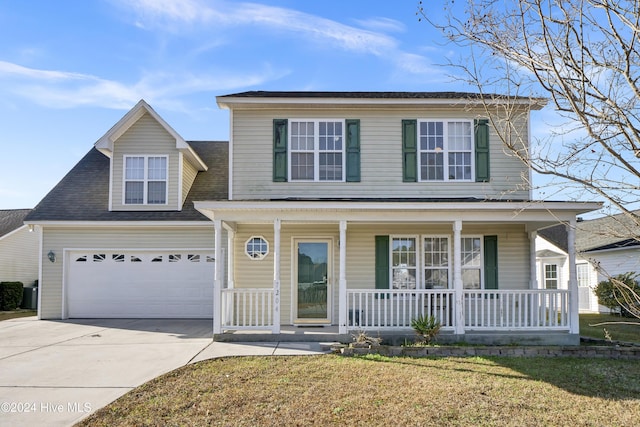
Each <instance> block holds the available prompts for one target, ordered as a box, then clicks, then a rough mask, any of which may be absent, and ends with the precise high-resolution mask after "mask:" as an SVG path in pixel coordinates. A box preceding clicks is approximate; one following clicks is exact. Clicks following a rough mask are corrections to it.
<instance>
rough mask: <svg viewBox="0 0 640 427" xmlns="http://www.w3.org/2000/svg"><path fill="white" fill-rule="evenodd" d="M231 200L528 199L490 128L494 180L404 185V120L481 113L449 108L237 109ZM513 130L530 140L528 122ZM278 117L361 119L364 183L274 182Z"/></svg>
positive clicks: (519, 168) (519, 169)
mask: <svg viewBox="0 0 640 427" xmlns="http://www.w3.org/2000/svg"><path fill="white" fill-rule="evenodd" d="M233 117H234V120H233V124H232V132H233V146H232V149H233V165H232V167H233V198H234V199H235V200H243V199H268V198H284V197H431V198H437V197H478V198H493V199H495V198H521V199H528V198H529V192H528V191H527V190H526V185H525V184H526V182H525V180H524V179H523V172H526V168H525V167H524V165H523V164H522V162H521V161H520V160H518V159H517V158H515V157H513V156H510V155H507V154H506V152H505V150H504V149H503V146H502V143H501V142H500V140H499V138H498V136H497V134H496V133H495V130H494V129H493V128H491V130H490V141H491V147H490V155H491V160H490V162H491V181H490V182H487V183H476V182H446V183H443V182H417V183H405V182H402V127H401V123H402V119H426V118H435V119H438V118H441V119H455V118H464V119H473V118H476V117H480V115H477V114H474V113H473V112H468V111H464V109H463V108H462V107H457V108H451V107H441V108H438V109H435V108H421V109H410V108H395V109H387V110H383V109H365V108H360V109H339V108H335V109H331V110H304V109H295V110H294V109H291V110H289V109H283V110H275V111H274V110H268V111H267V110H234V113H233ZM522 117H523V119H522V120H521V122H519V123H516V124H515V126H516V127H517V128H518V130H519V132H522V134H523V136H524V137H525V138H526V137H527V134H526V132H527V124H526V120H525V118H524V117H526V116H522ZM274 118H288V119H291V118H340V119H342V118H344V119H350V118H355V119H360V147H361V148H360V154H361V159H360V166H361V182H356V183H347V182H316V183H313V182H311V183H309V182H284V183H282V182H280V183H274V182H272V181H273V180H272V146H273V139H272V130H273V119H274Z"/></svg>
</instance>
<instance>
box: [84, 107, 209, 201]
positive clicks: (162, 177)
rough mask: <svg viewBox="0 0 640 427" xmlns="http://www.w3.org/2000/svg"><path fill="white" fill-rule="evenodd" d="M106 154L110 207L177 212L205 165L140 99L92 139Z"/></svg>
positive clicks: (97, 147)
mask: <svg viewBox="0 0 640 427" xmlns="http://www.w3.org/2000/svg"><path fill="white" fill-rule="evenodd" d="M95 148H96V149H98V150H99V151H100V152H101V153H102V154H104V155H105V156H107V157H109V159H110V168H109V210H110V211H143V210H150V211H179V210H182V206H183V204H184V201H185V198H186V196H187V194H188V193H189V190H190V188H191V185H192V184H193V181H194V180H195V178H196V175H197V173H198V172H199V171H206V170H207V165H206V164H205V163H204V162H203V161H202V159H201V158H200V157H199V156H198V155H197V154H196V152H195V151H194V150H193V149H192V148H191V147H190V146H189V144H188V143H187V142H186V141H185V140H184V139H183V138H182V137H181V136H180V135H179V134H178V133H177V132H176V131H175V130H174V129H173V128H172V127H171V126H169V124H167V122H165V121H164V119H162V117H160V116H159V115H158V113H156V112H155V111H154V110H153V108H151V106H149V104H147V103H146V102H145V101H144V100H140V102H138V103H137V104H136V106H135V107H133V108H132V109H131V110H130V111H129V112H128V113H127V114H125V115H124V117H122V119H120V121H118V123H116V124H115V125H114V126H113V127H112V128H111V129H109V131H108V132H107V133H106V134H105V135H104V136H103V137H102V138H100V139H99V140H98V141H97V142H96V143H95Z"/></svg>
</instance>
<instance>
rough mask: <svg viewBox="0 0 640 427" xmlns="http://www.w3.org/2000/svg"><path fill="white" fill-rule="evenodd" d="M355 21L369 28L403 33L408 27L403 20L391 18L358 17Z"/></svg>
mask: <svg viewBox="0 0 640 427" xmlns="http://www.w3.org/2000/svg"><path fill="white" fill-rule="evenodd" d="M355 22H356V23H357V24H358V25H360V26H361V27H363V28H368V29H369V30H373V31H387V32H397V33H401V32H404V31H405V30H406V27H405V25H404V24H403V23H402V22H400V21H396V20H395V19H390V18H383V17H377V18H370V19H357V20H356V21H355Z"/></svg>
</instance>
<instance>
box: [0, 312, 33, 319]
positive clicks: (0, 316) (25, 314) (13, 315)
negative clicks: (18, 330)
mask: <svg viewBox="0 0 640 427" xmlns="http://www.w3.org/2000/svg"><path fill="white" fill-rule="evenodd" d="M37 314H38V313H37V312H36V311H35V310H14V311H0V321H3V320H9V319H15V318H17V317H29V316H35V315H37Z"/></svg>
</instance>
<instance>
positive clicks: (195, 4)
mask: <svg viewBox="0 0 640 427" xmlns="http://www.w3.org/2000/svg"><path fill="white" fill-rule="evenodd" d="M119 1H120V5H121V7H123V8H125V9H128V10H133V11H134V12H135V13H136V14H137V16H136V18H135V19H136V20H142V21H144V26H145V28H155V29H159V30H161V31H166V30H169V31H180V30H179V29H177V26H181V28H182V31H184V32H194V31H195V32H197V31H201V32H206V33H221V32H223V29H224V28H228V27H255V26H261V27H264V28H268V29H272V30H276V31H280V32H289V33H295V34H296V35H297V36H299V37H304V38H307V39H310V40H314V41H317V42H320V43H323V44H326V43H331V44H334V45H336V46H338V47H340V48H342V49H343V50H346V51H353V52H358V53H366V54H371V55H374V56H377V57H381V58H384V59H387V60H390V61H391V62H392V63H394V65H395V66H396V68H397V69H400V70H404V71H405V72H408V73H413V74H420V73H429V74H433V73H436V72H437V73H438V74H442V72H441V70H439V69H436V68H434V67H432V66H429V64H428V60H427V58H425V57H423V56H420V55H418V54H415V53H409V52H405V51H402V50H401V48H400V47H399V44H400V43H399V41H398V40H397V39H396V38H394V37H392V36H389V35H387V34H385V32H404V31H405V26H404V24H402V23H401V22H398V21H396V20H393V19H388V18H381V17H375V18H371V19H367V20H357V21H355V22H356V23H357V24H358V25H360V26H362V27H364V28H365V29H363V28H356V27H353V26H349V25H346V24H342V23H340V22H337V21H334V20H331V19H327V18H323V17H320V16H316V15H311V14H308V13H304V12H300V11H297V10H294V9H288V8H282V7H274V6H268V5H262V4H257V3H239V2H238V3H236V2H224V1H211V2H204V1H200V0H186V1H184V2H180V3H179V4H180V7H177V6H174V5H173V2H172V1H171V0H162V1H155V0H136V1H133V2H131V1H130V0H119Z"/></svg>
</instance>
